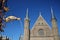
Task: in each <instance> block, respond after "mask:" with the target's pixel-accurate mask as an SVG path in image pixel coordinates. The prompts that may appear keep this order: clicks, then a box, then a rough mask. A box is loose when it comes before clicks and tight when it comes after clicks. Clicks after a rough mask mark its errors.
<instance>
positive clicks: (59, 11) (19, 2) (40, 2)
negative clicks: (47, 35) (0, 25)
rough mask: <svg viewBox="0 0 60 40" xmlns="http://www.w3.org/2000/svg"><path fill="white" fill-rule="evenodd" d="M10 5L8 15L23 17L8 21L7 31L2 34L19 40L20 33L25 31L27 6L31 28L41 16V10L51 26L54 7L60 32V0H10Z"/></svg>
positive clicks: (13, 39)
mask: <svg viewBox="0 0 60 40" xmlns="http://www.w3.org/2000/svg"><path fill="white" fill-rule="evenodd" d="M8 7H9V11H8V12H7V13H6V17H7V16H10V15H13V16H16V17H20V18H21V20H20V21H13V22H8V23H6V27H5V28H4V30H5V31H4V32H3V33H2V34H3V35H7V36H8V37H9V38H11V39H12V40H19V37H20V34H23V33H24V32H23V31H24V18H25V15H26V9H27V8H28V10H29V18H30V29H31V28H32V26H33V24H34V23H35V21H36V20H37V18H38V16H39V12H41V14H42V16H43V18H44V19H45V20H46V21H47V23H48V24H49V25H50V26H51V12H50V8H51V7H52V8H53V10H54V14H55V17H56V19H57V25H58V29H59V33H60V27H59V26H60V23H59V22H60V0H8ZM33 19H34V20H33Z"/></svg>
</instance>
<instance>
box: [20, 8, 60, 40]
mask: <svg viewBox="0 0 60 40" xmlns="http://www.w3.org/2000/svg"><path fill="white" fill-rule="evenodd" d="M51 14H52V19H51V23H52V28H50V26H49V24H48V23H47V22H46V21H45V19H44V18H43V17H42V15H40V16H39V17H38V18H37V20H36V22H35V23H34V25H33V27H32V29H31V30H30V20H29V16H28V9H27V12H26V17H25V19H24V36H23V37H21V39H20V40H59V33H58V26H57V20H56V18H55V15H54V14H53V9H52V8H51Z"/></svg>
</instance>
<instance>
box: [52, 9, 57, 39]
mask: <svg viewBox="0 0 60 40" xmlns="http://www.w3.org/2000/svg"><path fill="white" fill-rule="evenodd" d="M51 14H52V33H53V36H54V40H58V27H57V22H56V21H57V20H56V18H55V15H54V14H53V9H52V8H51Z"/></svg>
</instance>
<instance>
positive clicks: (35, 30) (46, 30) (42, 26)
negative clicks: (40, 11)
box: [31, 15, 51, 36]
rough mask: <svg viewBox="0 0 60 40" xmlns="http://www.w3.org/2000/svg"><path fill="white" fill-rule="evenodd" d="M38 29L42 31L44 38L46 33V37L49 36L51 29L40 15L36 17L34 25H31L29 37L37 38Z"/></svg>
mask: <svg viewBox="0 0 60 40" xmlns="http://www.w3.org/2000/svg"><path fill="white" fill-rule="evenodd" d="M40 29H42V30H44V36H46V33H47V35H50V30H51V28H50V26H49V25H48V24H47V22H46V21H45V20H44V18H43V17H42V16H41V15H40V16H39V17H38V19H37V20H36V22H35V24H34V25H33V28H32V30H31V35H34V36H39V34H38V31H39V30H40Z"/></svg>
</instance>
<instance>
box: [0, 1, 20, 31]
mask: <svg viewBox="0 0 60 40" xmlns="http://www.w3.org/2000/svg"><path fill="white" fill-rule="evenodd" d="M8 10H9V8H8V7H7V0H0V32H4V30H3V26H4V24H3V23H4V22H9V21H12V20H20V18H17V17H15V16H9V17H7V18H5V17H4V15H5V12H7V11H8ZM3 21H4V22H3Z"/></svg>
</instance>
